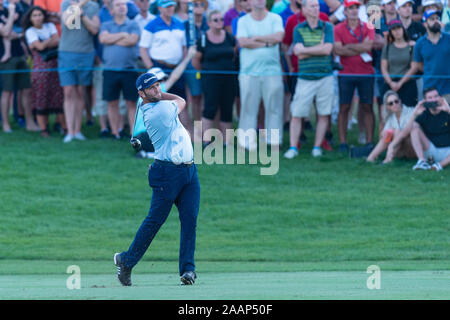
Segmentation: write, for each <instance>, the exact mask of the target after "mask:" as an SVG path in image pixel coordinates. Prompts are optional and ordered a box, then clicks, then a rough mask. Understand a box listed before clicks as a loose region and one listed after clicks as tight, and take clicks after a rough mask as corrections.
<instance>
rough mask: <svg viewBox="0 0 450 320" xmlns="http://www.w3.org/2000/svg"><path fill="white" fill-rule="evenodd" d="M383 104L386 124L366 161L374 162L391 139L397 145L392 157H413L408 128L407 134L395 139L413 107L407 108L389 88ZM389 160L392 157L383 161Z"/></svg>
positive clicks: (404, 125) (414, 155)
mask: <svg viewBox="0 0 450 320" xmlns="http://www.w3.org/2000/svg"><path fill="white" fill-rule="evenodd" d="M383 106H384V118H385V119H386V124H385V126H384V128H383V131H382V133H381V138H380V141H379V142H378V144H377V145H376V146H375V148H374V149H373V150H372V152H371V153H370V154H369V156H368V157H367V161H368V162H374V161H375V160H376V158H377V157H378V156H379V155H380V154H381V153H382V152H383V151H384V150H386V149H387V148H388V146H389V144H390V143H391V142H392V140H393V139H394V140H395V141H396V143H397V144H398V145H399V148H396V150H395V153H394V157H402V156H406V157H407V158H415V157H416V154H415V153H414V150H413V148H412V145H411V140H410V138H409V132H410V130H409V132H408V134H403V135H402V136H401V137H400V138H398V139H397V137H398V136H400V134H401V133H402V131H403V130H405V128H406V125H407V124H408V122H409V119H410V118H411V116H412V114H413V111H414V109H413V108H408V107H407V106H405V105H404V104H402V100H401V99H400V96H399V95H398V93H397V92H395V91H393V90H389V91H387V92H386V93H385V94H384V96H383ZM387 160H389V161H387ZM390 161H392V157H391V158H390V159H388V158H386V160H385V161H384V163H387V162H390Z"/></svg>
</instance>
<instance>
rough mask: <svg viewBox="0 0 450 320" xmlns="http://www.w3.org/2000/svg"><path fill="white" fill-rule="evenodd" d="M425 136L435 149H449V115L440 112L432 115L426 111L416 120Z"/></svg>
mask: <svg viewBox="0 0 450 320" xmlns="http://www.w3.org/2000/svg"><path fill="white" fill-rule="evenodd" d="M416 122H417V123H418V124H419V125H420V127H421V128H422V131H423V133H425V136H426V137H427V138H428V140H430V141H431V142H432V143H433V144H434V145H435V146H436V147H437V148H445V147H450V114H449V113H447V112H445V111H441V112H439V113H438V114H437V115H432V114H431V112H430V111H429V110H428V109H425V111H424V112H423V113H422V114H421V115H420V116H418V117H417V118H416Z"/></svg>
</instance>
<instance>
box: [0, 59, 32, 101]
mask: <svg viewBox="0 0 450 320" xmlns="http://www.w3.org/2000/svg"><path fill="white" fill-rule="evenodd" d="M0 69H1V70H28V69H30V66H29V65H28V63H27V60H26V59H25V57H24V56H22V57H12V58H11V59H9V60H8V61H6V62H5V63H2V64H0ZM2 87H3V90H4V91H9V92H12V91H14V90H23V89H29V88H31V76H30V73H29V72H17V73H13V72H11V73H9V72H8V73H2Z"/></svg>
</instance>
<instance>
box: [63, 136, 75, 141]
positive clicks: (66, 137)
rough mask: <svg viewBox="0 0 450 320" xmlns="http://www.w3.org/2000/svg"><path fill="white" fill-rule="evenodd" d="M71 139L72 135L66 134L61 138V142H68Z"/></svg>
mask: <svg viewBox="0 0 450 320" xmlns="http://www.w3.org/2000/svg"><path fill="white" fill-rule="evenodd" d="M72 140H73V135H71V134H66V136H65V137H64V139H63V142H64V143H69V142H71V141H72Z"/></svg>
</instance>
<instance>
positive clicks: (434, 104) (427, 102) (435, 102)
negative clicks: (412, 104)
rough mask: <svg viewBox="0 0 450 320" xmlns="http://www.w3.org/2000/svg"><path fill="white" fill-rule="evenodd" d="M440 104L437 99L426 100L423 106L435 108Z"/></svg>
mask: <svg viewBox="0 0 450 320" xmlns="http://www.w3.org/2000/svg"><path fill="white" fill-rule="evenodd" d="M438 105H439V103H438V102H437V101H425V102H424V103H423V106H424V107H425V108H427V109H434V108H436V107H437V106H438Z"/></svg>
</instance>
